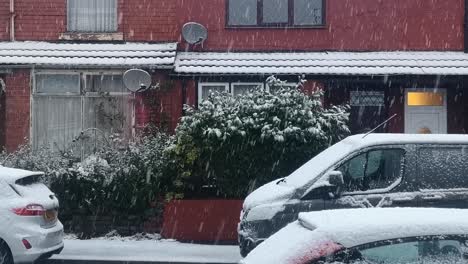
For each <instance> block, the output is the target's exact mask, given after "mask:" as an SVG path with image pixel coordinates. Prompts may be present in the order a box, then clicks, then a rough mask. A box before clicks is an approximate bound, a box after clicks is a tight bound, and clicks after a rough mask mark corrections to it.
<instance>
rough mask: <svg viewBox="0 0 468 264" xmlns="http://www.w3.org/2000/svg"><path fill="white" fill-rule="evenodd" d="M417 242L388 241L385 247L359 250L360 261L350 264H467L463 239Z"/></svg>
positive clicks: (421, 239) (424, 239)
mask: <svg viewBox="0 0 468 264" xmlns="http://www.w3.org/2000/svg"><path fill="white" fill-rule="evenodd" d="M418 239H419V241H411V242H403V241H402V240H396V241H388V244H387V245H382V246H373V247H370V248H366V249H361V250H360V255H361V257H360V259H359V260H356V261H352V262H351V263H382V264H387V263H388V264H390V263H391V264H397V263H434V264H435V263H438V264H442V263H443V264H449V263H450V264H452V263H457V264H458V263H467V261H466V259H464V257H463V254H464V252H466V251H465V250H467V247H466V246H465V244H464V242H463V241H464V239H460V240H458V239H439V238H432V239H431V238H424V237H422V238H421V237H420V238H418Z"/></svg>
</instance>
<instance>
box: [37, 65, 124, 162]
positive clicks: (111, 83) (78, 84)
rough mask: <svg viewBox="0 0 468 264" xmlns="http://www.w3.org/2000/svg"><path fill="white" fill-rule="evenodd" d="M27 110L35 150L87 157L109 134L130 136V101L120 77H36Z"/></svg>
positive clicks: (64, 74) (66, 74)
mask: <svg viewBox="0 0 468 264" xmlns="http://www.w3.org/2000/svg"><path fill="white" fill-rule="evenodd" d="M32 109H33V122H32V123H33V127H32V135H33V146H34V147H35V148H38V147H40V146H44V145H46V146H49V147H50V148H52V149H54V150H60V151H63V150H65V149H68V148H75V147H77V148H78V149H74V150H76V151H78V153H81V154H83V153H90V152H92V150H93V148H95V147H97V145H98V144H101V143H102V144H104V143H105V140H106V137H107V136H109V135H110V134H114V133H117V134H120V135H121V136H123V137H126V138H128V137H130V136H131V133H132V124H133V100H132V96H131V94H130V93H129V92H128V91H127V90H126V88H125V87H124V85H123V81H122V73H119V72H116V73H85V72H61V73H60V72H59V73H52V72H51V73H49V72H38V73H36V74H35V89H34V94H33V107H32ZM83 131H85V133H84V134H81V132H83ZM98 141H99V142H98ZM73 144H75V145H76V146H73Z"/></svg>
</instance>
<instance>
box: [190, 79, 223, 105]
mask: <svg viewBox="0 0 468 264" xmlns="http://www.w3.org/2000/svg"><path fill="white" fill-rule="evenodd" d="M206 86H208V87H209V86H224V91H225V92H228V93H229V92H230V91H229V83H227V82H199V83H198V98H197V99H198V105H200V104H201V102H202V101H203V97H202V96H203V87H206Z"/></svg>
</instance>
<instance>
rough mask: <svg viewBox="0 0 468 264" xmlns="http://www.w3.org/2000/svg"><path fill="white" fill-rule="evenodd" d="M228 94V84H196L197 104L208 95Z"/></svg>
mask: <svg viewBox="0 0 468 264" xmlns="http://www.w3.org/2000/svg"><path fill="white" fill-rule="evenodd" d="M213 92H229V84H228V83H199V84H198V103H201V102H202V101H203V100H206V99H207V98H208V96H209V95H210V93H213Z"/></svg>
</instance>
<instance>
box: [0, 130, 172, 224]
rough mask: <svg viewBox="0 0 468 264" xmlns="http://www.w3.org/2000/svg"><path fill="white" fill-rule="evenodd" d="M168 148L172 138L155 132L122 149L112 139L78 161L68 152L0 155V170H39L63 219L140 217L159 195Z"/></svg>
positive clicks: (24, 151)
mask: <svg viewBox="0 0 468 264" xmlns="http://www.w3.org/2000/svg"><path fill="white" fill-rule="evenodd" d="M171 144H173V137H172V136H168V135H166V134H163V133H159V132H156V133H152V134H150V135H147V136H142V137H138V138H136V139H135V140H134V141H133V142H130V143H127V144H122V141H121V140H119V139H118V138H111V140H110V144H109V145H106V146H103V147H102V148H100V149H97V150H96V151H95V152H94V153H93V154H92V155H89V156H87V157H86V158H84V159H83V160H82V161H80V159H79V158H77V155H76V154H75V153H73V152H72V151H71V150H69V151H65V152H56V151H52V150H51V149H49V148H47V147H43V148H39V149H35V150H32V149H31V148H30V147H29V146H23V147H20V148H19V149H18V150H17V151H16V152H14V153H10V154H8V153H5V152H3V153H0V165H3V166H7V167H14V168H22V169H27V170H34V171H43V172H44V173H45V176H44V179H43V180H44V182H45V183H46V184H47V185H48V186H49V187H50V188H51V190H52V191H53V192H55V193H56V195H57V196H58V198H59V200H60V204H61V206H60V207H61V209H60V210H61V215H62V216H67V215H68V216H72V215H74V214H77V213H80V214H84V215H108V214H119V215H122V214H139V215H143V213H144V211H145V210H147V209H148V208H149V205H150V203H152V202H154V201H155V200H158V199H159V198H160V197H163V196H164V192H165V190H164V188H163V187H164V186H165V185H164V184H161V183H162V182H163V179H164V177H163V167H164V166H163V165H164V164H165V163H166V162H165V161H164V159H165V158H164V150H165V149H166V148H167V147H168V146H170V145H171ZM166 185H167V184H166Z"/></svg>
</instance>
